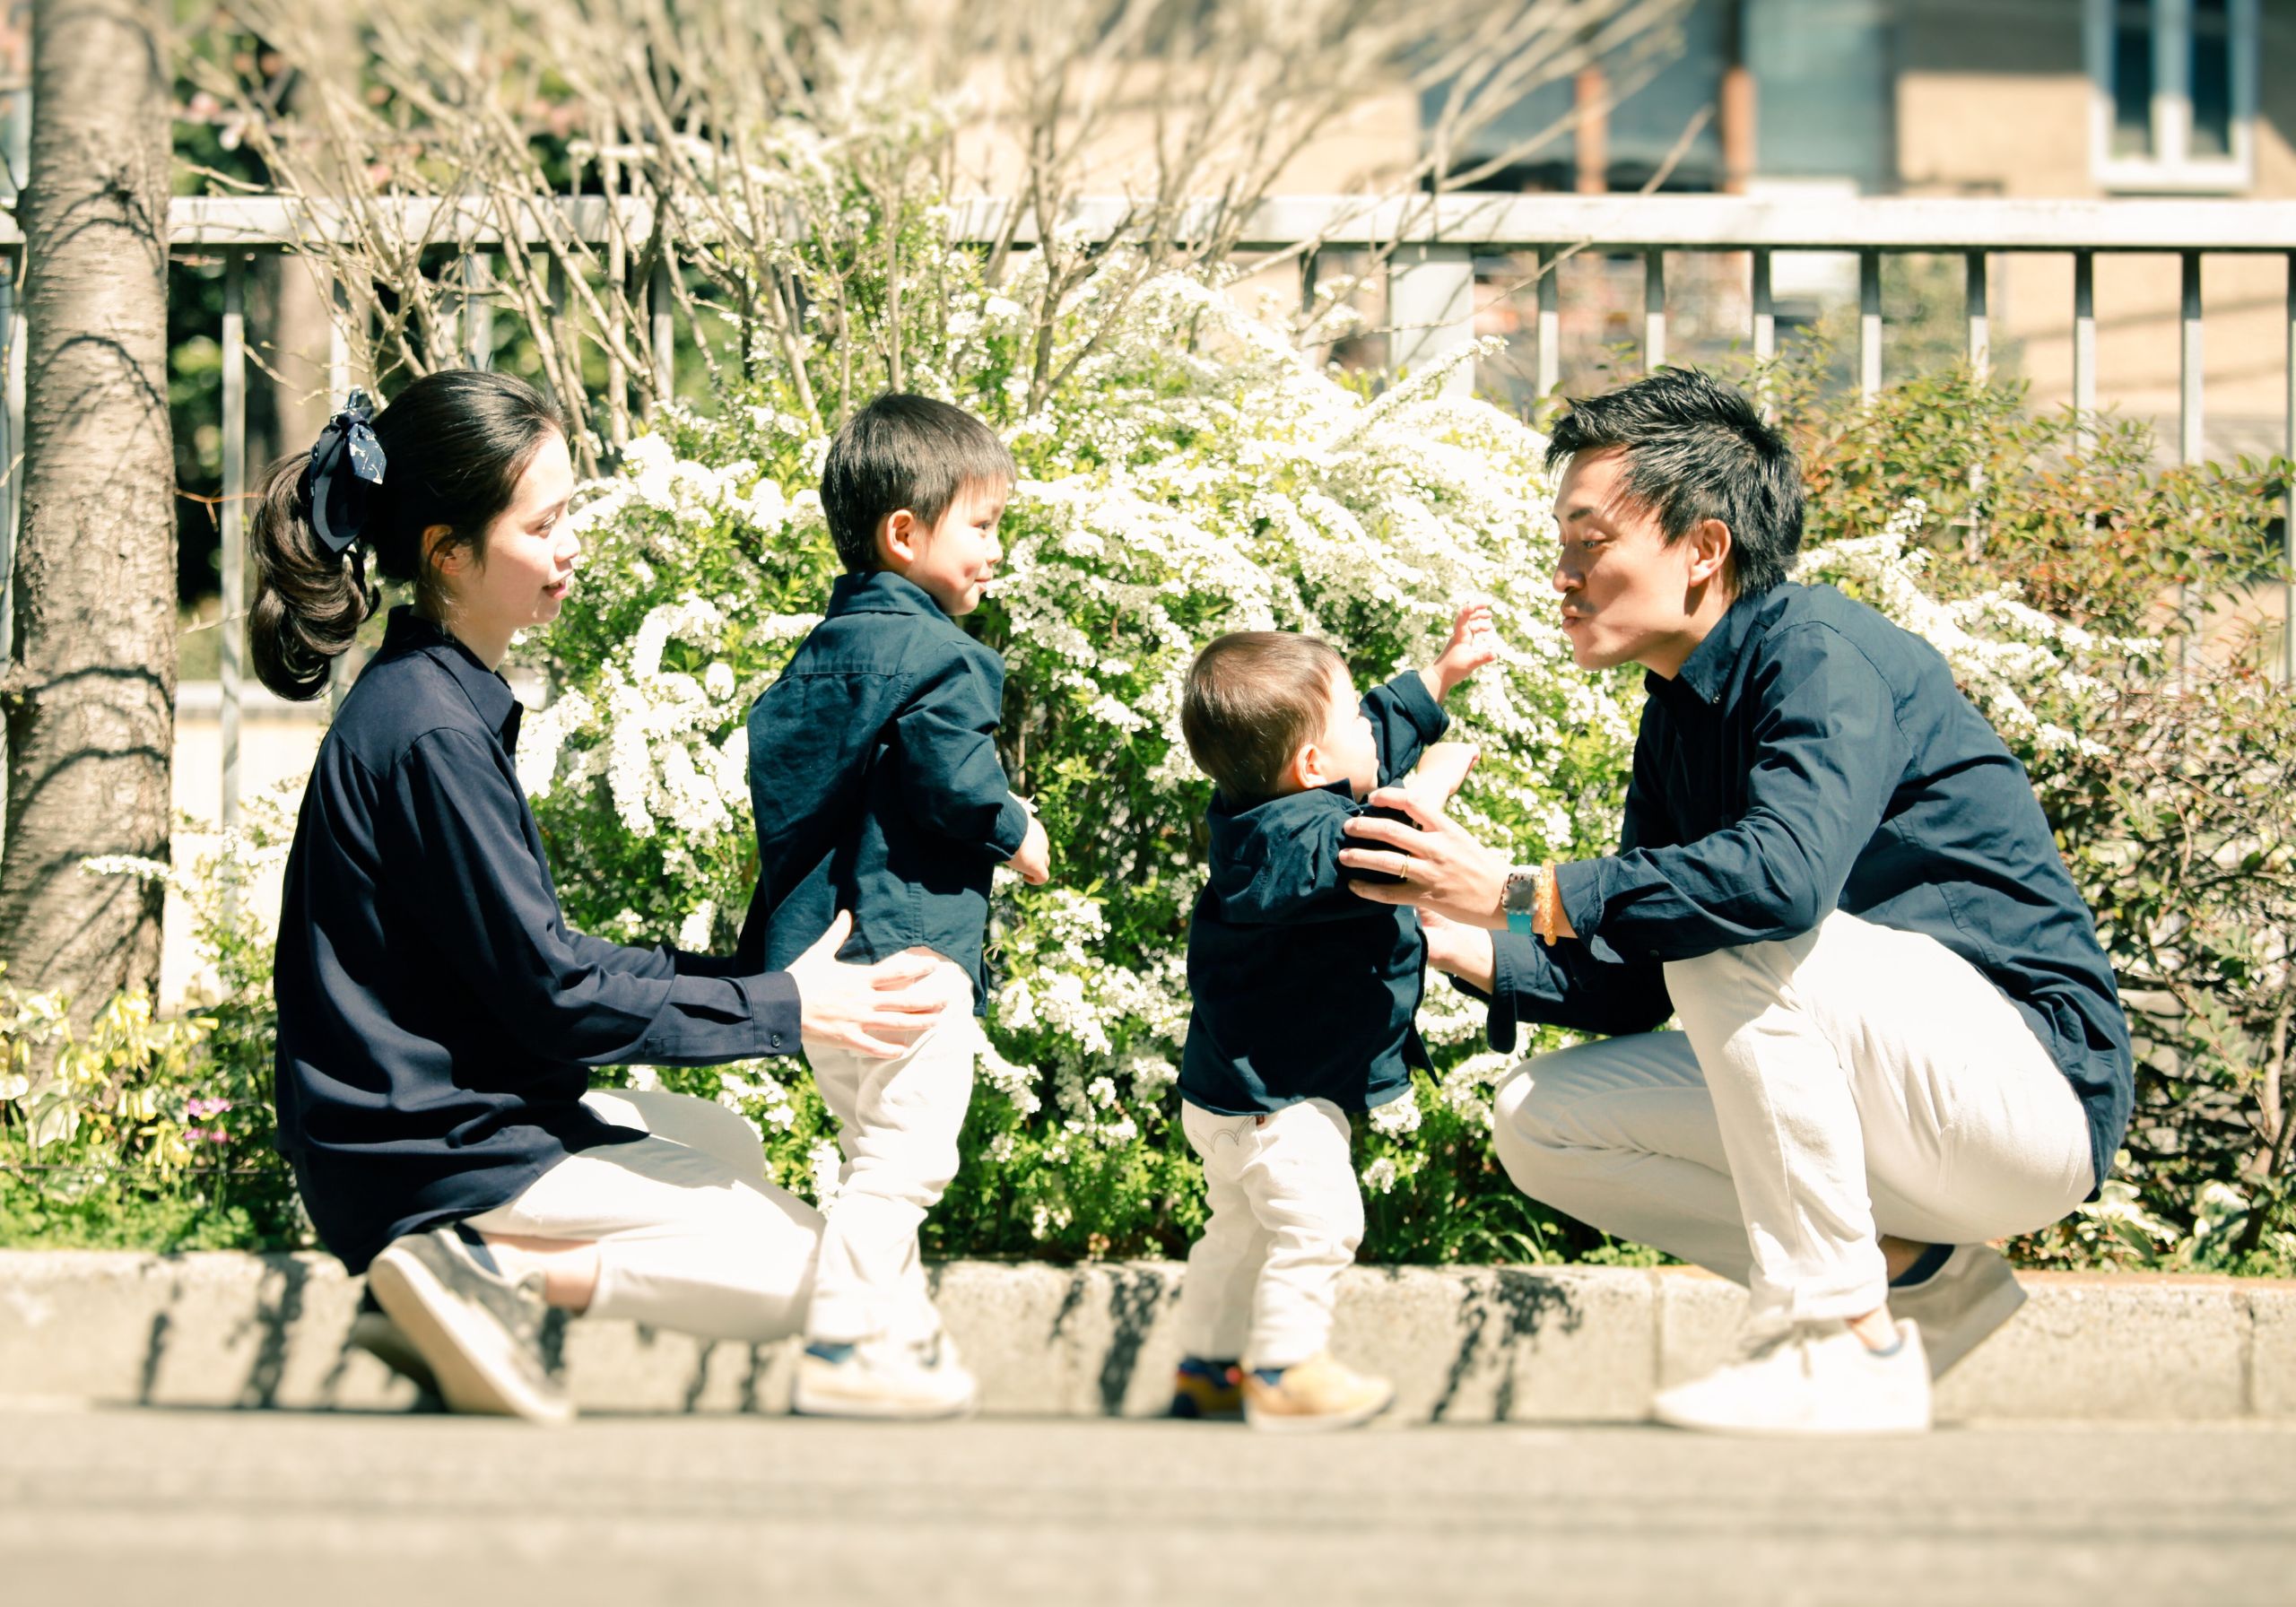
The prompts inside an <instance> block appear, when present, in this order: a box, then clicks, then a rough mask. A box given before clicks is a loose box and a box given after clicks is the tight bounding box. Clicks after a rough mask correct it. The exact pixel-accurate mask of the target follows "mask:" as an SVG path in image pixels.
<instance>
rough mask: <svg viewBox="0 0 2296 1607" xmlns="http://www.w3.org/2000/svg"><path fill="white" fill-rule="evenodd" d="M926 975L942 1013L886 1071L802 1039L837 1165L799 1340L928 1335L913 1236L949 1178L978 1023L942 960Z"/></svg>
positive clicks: (928, 1312)
mask: <svg viewBox="0 0 2296 1607" xmlns="http://www.w3.org/2000/svg"><path fill="white" fill-rule="evenodd" d="M935 976H936V977H937V979H938V980H939V981H940V983H941V984H942V985H943V986H944V987H945V988H946V990H947V996H948V997H949V999H950V1001H951V1002H950V1003H949V1006H948V1010H947V1012H946V1013H945V1014H944V1015H943V1016H942V1017H941V1020H940V1024H939V1025H937V1026H935V1028H934V1029H932V1030H931V1031H929V1032H926V1033H924V1034H923V1035H921V1036H920V1037H919V1038H918V1039H917V1040H916V1041H915V1042H914V1043H913V1044H911V1045H910V1046H909V1052H908V1053H907V1054H905V1055H901V1056H900V1058H899V1059H897V1060H879V1059H875V1058H873V1057H872V1056H870V1055H861V1054H857V1053H855V1052H854V1051H853V1050H850V1049H841V1048H836V1047H831V1046H830V1045H828V1044H823V1043H820V1042H817V1041H815V1040H814V1039H813V1038H807V1039H806V1040H805V1059H806V1061H807V1062H808V1063H809V1064H811V1065H812V1066H813V1082H814V1085H815V1086H816V1087H817V1088H819V1089H820V1090H821V1095H822V1103H823V1104H824V1105H827V1106H828V1107H829V1110H830V1114H831V1116H835V1117H836V1118H837V1125H838V1133H837V1142H838V1148H839V1150H840V1151H843V1153H844V1156H845V1162H844V1165H843V1166H841V1167H840V1168H839V1171H838V1184H839V1186H838V1192H837V1195H836V1197H835V1198H834V1199H833V1200H831V1202H830V1204H829V1210H828V1218H829V1220H828V1221H827V1223H826V1225H825V1226H824V1227H823V1229H822V1258H821V1273H820V1275H819V1277H818V1279H817V1280H816V1281H815V1285H814V1290H813V1313H812V1315H811V1316H809V1317H808V1318H807V1319H806V1322H805V1333H806V1334H807V1335H808V1336H809V1337H811V1338H813V1339H818V1340H828V1341H840V1342H841V1341H850V1340H860V1339H867V1338H869V1337H871V1336H872V1335H874V1334H880V1333H891V1334H896V1335H902V1336H908V1337H915V1338H924V1337H928V1336H930V1335H931V1334H933V1333H935V1332H937V1331H938V1330H939V1327H940V1316H939V1314H938V1313H936V1312H935V1310H934V1308H933V1300H932V1296H931V1294H930V1293H929V1291H928V1290H926V1282H925V1264H924V1263H923V1261H922V1260H921V1259H920V1258H919V1256H918V1247H917V1230H918V1227H919V1226H921V1225H922V1224H923V1222H924V1220H925V1213H926V1212H928V1211H930V1210H931V1209H932V1208H933V1207H934V1206H935V1205H936V1204H938V1203H940V1200H941V1196H942V1194H944V1193H945V1192H947V1190H948V1186H949V1184H950V1182H951V1181H952V1179H954V1178H955V1177H956V1175H957V1135H958V1134H959V1133H961V1131H962V1130H963V1128H964V1125H965V1111H966V1108H968V1107H969V1106H970V1104H971V1103H972V1078H973V1061H974V1056H975V1055H976V1054H977V1052H978V1048H979V1044H980V1023H979V1022H978V1021H977V1020H976V1019H975V1018H974V1017H973V1015H972V1013H971V1010H970V1006H971V1003H972V979H971V978H970V977H967V976H966V975H965V973H964V972H963V971H961V970H960V969H958V968H957V967H956V966H955V965H953V964H952V963H951V962H950V961H948V960H943V961H942V962H941V964H940V965H939V967H938V968H937V969H936V971H935Z"/></svg>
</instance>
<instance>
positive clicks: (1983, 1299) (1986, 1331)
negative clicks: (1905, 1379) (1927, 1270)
mask: <svg viewBox="0 0 2296 1607" xmlns="http://www.w3.org/2000/svg"><path fill="white" fill-rule="evenodd" d="M2024 1303H2025V1290H2024V1287H2023V1285H2022V1284H2020V1283H2019V1282H2018V1281H2017V1275H2016V1274H2015V1273H2013V1272H2011V1271H2010V1270H2009V1263H2008V1260H2007V1258H2005V1256H2004V1255H2002V1254H2001V1253H2000V1252H1999V1251H1998V1250H1996V1249H1994V1248H1993V1247H1991V1246H1989V1245H1957V1246H1955V1247H1954V1249H1953V1253H1952V1255H1949V1256H1947V1257H1946V1259H1945V1264H1944V1265H1943V1266H1941V1267H1939V1268H1938V1269H1937V1270H1936V1271H1935V1273H1931V1274H1930V1275H1929V1276H1928V1277H1926V1278H1924V1279H1923V1280H1922V1281H1920V1282H1918V1283H1909V1284H1907V1285H1905V1286H1904V1287H1902V1288H1899V1287H1896V1286H1892V1288H1891V1290H1890V1312H1891V1315H1892V1316H1901V1317H1909V1318H1911V1319H1912V1321H1913V1324H1914V1326H1916V1327H1918V1328H1919V1329H1920V1330H1921V1348H1922V1350H1923V1351H1925V1352H1926V1354H1927V1355H1928V1358H1929V1376H1930V1377H1932V1378H1942V1377H1944V1376H1945V1374H1946V1372H1947V1370H1948V1369H1950V1368H1952V1366H1953V1365H1954V1364H1955V1363H1956V1362H1958V1361H1960V1360H1961V1358H1962V1357H1964V1356H1967V1355H1968V1354H1969V1353H1970V1351H1974V1350H1976V1349H1977V1348H1978V1346H1979V1345H1980V1344H1982V1343H1984V1342H1986V1341H1987V1339H1989V1338H1991V1337H1992V1335H1993V1333H1994V1331H1995V1330H1996V1329H1997V1328H1999V1327H2000V1326H2001V1325H2002V1324H2004V1323H2005V1322H2007V1321H2008V1320H2009V1319H2010V1318H2011V1317H2013V1316H2016V1315H2017V1308H2018V1307H2020V1306H2022V1305H2023V1304H2024Z"/></svg>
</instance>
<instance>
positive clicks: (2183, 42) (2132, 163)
mask: <svg viewBox="0 0 2296 1607" xmlns="http://www.w3.org/2000/svg"><path fill="white" fill-rule="evenodd" d="M2121 3H2122V0H2087V6H2086V10H2087V16H2086V22H2087V30H2086V32H2087V36H2088V57H2089V87H2090V93H2089V105H2090V113H2089V148H2090V152H2091V159H2090V165H2091V167H2092V170H2093V171H2094V173H2095V175H2096V179H2097V183H2098V184H2099V185H2100V187H2103V188H2105V189H2108V190H2113V191H2149V192H2152V193H2153V194H2156V195H2157V194H2163V193H2166V194H2170V195H2222V194H2225V193H2227V192H2234V191H2240V190H2246V189H2248V188H2250V187H2252V186H2253V185H2254V184H2255V182H2256V119H2257V0H2231V5H2230V7H2228V14H2227V21H2228V23H2229V26H2230V27H2231V39H2230V41H2229V45H2230V53H2231V70H2232V83H2231V91H2232V152H2231V155H2230V156H2209V157H2196V156H2194V155H2193V154H2192V153H2191V145H2192V91H2191V83H2192V77H2191V67H2190V62H2189V57H2190V54H2191V39H2192V11H2191V6H2190V4H2189V0H2151V3H2152V155H2150V156H2115V155H2114V154H2113V143H2112V142H2113V34H2114V18H2115V15H2116V14H2117V13H2118V11H2119V9H2120V5H2121Z"/></svg>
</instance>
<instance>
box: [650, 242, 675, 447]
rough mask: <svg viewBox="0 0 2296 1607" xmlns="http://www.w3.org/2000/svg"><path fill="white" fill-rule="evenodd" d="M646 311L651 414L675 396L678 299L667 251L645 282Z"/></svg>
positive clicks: (655, 415)
mask: <svg viewBox="0 0 2296 1607" xmlns="http://www.w3.org/2000/svg"><path fill="white" fill-rule="evenodd" d="M646 315H647V323H648V326H650V329H651V333H652V335H653V348H654V401H653V403H652V404H651V405H649V406H648V409H647V415H648V417H649V418H650V417H657V416H658V415H659V413H660V412H661V410H662V409H663V408H664V407H666V406H667V405H669V404H670V403H672V402H673V401H674V400H676V398H677V378H678V372H677V352H678V326H677V299H676V297H675V296H674V295H673V294H672V293H671V289H670V259H669V254H668V253H667V252H665V253H663V255H662V256H661V257H660V258H659V259H658V260H657V262H656V263H655V264H654V273H653V276H652V277H651V278H649V279H648V281H647V282H646Z"/></svg>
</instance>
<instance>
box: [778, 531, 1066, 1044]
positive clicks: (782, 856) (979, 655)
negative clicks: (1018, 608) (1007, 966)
mask: <svg viewBox="0 0 2296 1607" xmlns="http://www.w3.org/2000/svg"><path fill="white" fill-rule="evenodd" d="M1004 700H1005V665H1004V661H1003V660H1001V659H999V658H998V657H997V656H996V654H994V653H992V652H990V651H989V650H988V649H987V647H982V646H981V645H980V644H979V643H978V642H977V641H975V640H973V638H971V637H970V636H968V635H966V634H965V633H964V631H963V630H961V629H959V628H958V626H957V623H956V621H953V620H952V619H951V618H950V617H949V616H948V615H947V614H945V613H944V612H941V609H940V606H939V605H938V604H935V602H934V601H933V599H932V598H931V597H930V596H928V595H926V593H925V591H924V589H923V588H922V587H920V586H917V585H915V584H913V583H912V582H910V581H908V580H904V579H902V578H900V576H898V575H895V574H892V573H891V572H889V571H886V570H882V569H880V570H877V571H875V572H874V573H871V574H867V575H846V576H842V577H840V578H839V580H838V582H837V585H836V586H834V587H833V588H832V589H831V592H830V602H829V611H828V613H827V615H826V616H825V617H824V618H823V619H822V622H821V623H820V624H819V625H817V626H815V627H814V628H813V633H812V634H811V635H810V636H808V637H806V638H805V639H804V642H802V643H801V644H799V646H798V648H797V652H796V656H794V657H792V658H791V659H790V661H789V665H788V667H787V669H785V670H783V671H782V672H781V677H780V679H779V680H778V681H776V682H774V683H773V684H772V685H771V686H770V687H768V688H766V689H765V691H763V692H762V693H761V695H760V696H759V698H758V700H757V702H756V704H755V705H754V706H753V707H752V708H751V709H750V725H749V731H750V802H751V805H752V809H753V811H754V812H755V814H756V818H757V843H758V885H757V891H756V893H755V895H754V896H753V897H752V899H751V901H750V913H749V919H748V921H747V922H746V923H745V925H744V927H743V931H742V941H741V945H740V948H739V950H738V951H737V952H738V953H739V955H740V956H741V957H742V958H743V959H744V960H750V961H756V960H761V961H762V963H763V964H765V965H767V966H770V967H781V966H786V965H787V964H788V963H789V961H791V960H795V959H796V957H797V956H798V955H800V954H802V953H804V951H805V950H806V949H807V948H809V947H811V946H812V944H813V942H814V940H815V939H817V938H819V937H820V936H821V934H822V933H823V932H825V931H827V930H828V929H829V924H830V922H831V920H833V919H835V918H836V916H837V912H838V911H839V910H840V909H849V910H851V911H852V912H853V935H852V936H851V937H849V938H848V939H847V940H846V942H845V945H844V947H842V948H841V949H839V951H838V953H839V957H840V958H842V959H846V960H859V961H863V962H870V961H874V960H883V959H886V958H887V957H889V956H891V955H894V954H898V953H900V951H902V950H904V949H909V948H917V947H923V948H927V949H931V950H933V951H935V953H938V954H941V955H944V956H945V957H946V958H948V959H950V960H954V961H955V962H956V963H957V964H958V965H959V966H961V967H962V968H963V969H964V970H965V971H966V972H967V974H969V975H970V977H972V979H973V1009H974V1012H975V1013H976V1014H979V1013H985V1012H986V1011H987V999H988V978H987V974H986V969H985V967H984V965H983V962H982V955H981V945H982V942H983V940H984V939H985V937H986V936H987V929H988V893H989V887H990V884H991V882H992V881H993V880H994V879H995V876H996V867H997V866H998V865H1000V864H1004V863H1005V861H1006V860H1008V859H1010V858H1012V857H1013V855H1015V854H1017V853H1019V852H1020V849H1021V843H1022V839H1023V838H1026V837H1027V835H1028V830H1029V815H1028V811H1027V810H1025V809H1023V808H1022V806H1021V801H1020V800H1019V799H1018V798H1015V797H1014V796H1013V789H1012V787H1011V786H1008V785H1007V784H1006V782H1005V769H1004V767H1003V765H1002V764H1001V763H999V761H998V760H997V757H996V723H997V719H998V717H999V716H1000V714H1001V712H1002V709H1003V707H1004Z"/></svg>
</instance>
